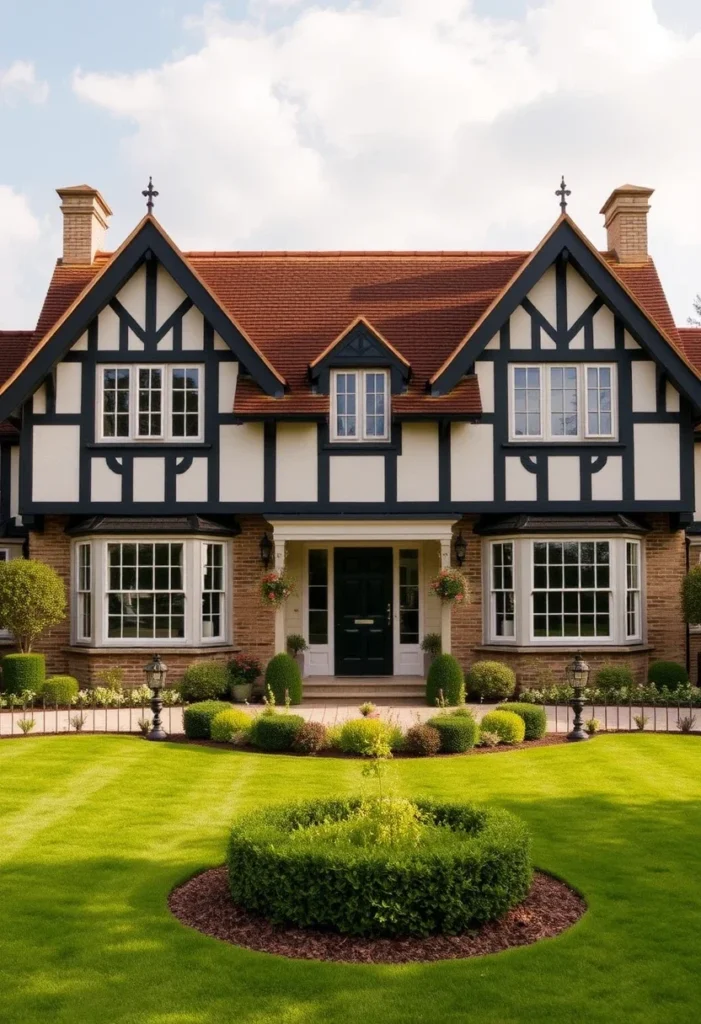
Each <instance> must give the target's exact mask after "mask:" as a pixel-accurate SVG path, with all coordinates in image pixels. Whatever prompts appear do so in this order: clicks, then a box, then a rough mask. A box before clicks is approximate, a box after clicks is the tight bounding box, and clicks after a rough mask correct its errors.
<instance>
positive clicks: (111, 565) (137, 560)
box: [107, 543, 185, 639]
mask: <svg viewBox="0 0 701 1024" xmlns="http://www.w3.org/2000/svg"><path fill="white" fill-rule="evenodd" d="M107 563H108V595H107V597H108V602H107V633H108V636H110V637H114V638H122V639H125V638H135V639H154V638H156V637H160V638H164V639H174V638H183V637H184V636H185V594H184V593H183V591H182V575H183V574H182V564H183V545H182V543H158V544H154V543H140V544H129V543H112V544H108V545H107Z"/></svg>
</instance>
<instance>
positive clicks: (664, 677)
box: [647, 661, 689, 690]
mask: <svg viewBox="0 0 701 1024" xmlns="http://www.w3.org/2000/svg"><path fill="white" fill-rule="evenodd" d="M647 678H648V682H650V683H654V684H655V686H656V687H657V688H658V689H661V688H662V687H663V686H666V687H667V688H668V689H670V690H676V688H677V686H679V684H680V683H681V684H682V685H683V684H684V683H688V682H689V673H688V672H687V671H686V669H685V668H684V666H683V665H680V664H679V663H678V662H676V661H653V662H652V663H651V664H650V666H649V667H648V670H647Z"/></svg>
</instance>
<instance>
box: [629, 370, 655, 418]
mask: <svg viewBox="0 0 701 1024" xmlns="http://www.w3.org/2000/svg"><path fill="white" fill-rule="evenodd" d="M631 376H632V384H633V412H655V410H656V409H657V387H656V384H657V374H656V370H655V364H654V363H653V362H651V361H650V360H647V359H644V360H643V359H639V360H636V361H635V362H633V363H631Z"/></svg>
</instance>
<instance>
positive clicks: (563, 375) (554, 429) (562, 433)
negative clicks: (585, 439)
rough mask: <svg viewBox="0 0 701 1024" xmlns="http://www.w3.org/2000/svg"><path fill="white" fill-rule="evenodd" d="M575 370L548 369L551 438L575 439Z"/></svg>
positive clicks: (555, 367) (576, 428) (557, 367)
mask: <svg viewBox="0 0 701 1024" xmlns="http://www.w3.org/2000/svg"><path fill="white" fill-rule="evenodd" d="M578 432H579V427H578V422H577V369H576V368H575V367H571V366H553V367H551V369H550V433H551V434H552V436H553V437H576V436H577V434H578Z"/></svg>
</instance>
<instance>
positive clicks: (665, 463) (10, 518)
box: [0, 185, 701, 684]
mask: <svg viewBox="0 0 701 1024" xmlns="http://www.w3.org/2000/svg"><path fill="white" fill-rule="evenodd" d="M58 194H59V196H60V199H61V204H62V205H61V209H62V211H63V226H64V233H63V253H62V255H61V258H60V259H59V260H58V262H57V264H56V268H55V270H54V273H53V277H52V279H51V282H50V284H49V288H48V291H47V294H46V298H45V301H44V305H43V308H42V310H41V313H40V316H39V320H38V323H37V326H36V329H35V330H34V331H14V332H12V331H10V332H7V331H6V332H2V334H0V373H1V375H2V384H1V386H0V421H1V422H2V428H1V429H0V513H1V516H2V527H1V529H2V534H3V538H2V548H3V551H4V557H16V556H18V555H20V554H21V553H22V550H23V547H24V550H25V551H26V552H28V554H29V556H30V557H33V558H38V559H42V560H43V561H46V562H48V563H49V564H50V565H53V566H54V567H55V568H56V569H57V570H58V571H59V572H60V573H61V575H62V576H63V577H64V578H65V581H66V585H67V587H68V588H69V592H70V607H71V612H70V618H69V619H68V620H67V621H66V622H65V623H64V624H63V625H62V626H61V627H58V628H56V629H54V630H53V631H52V633H51V634H50V635H49V637H48V638H47V640H46V641H45V651H46V655H47V659H48V664H49V668H50V669H51V670H52V671H60V672H70V673H71V674H72V675H75V676H77V677H78V678H79V679H80V680H81V682H82V683H87V682H89V681H91V680H93V679H94V678H95V674H96V672H97V671H99V670H100V669H101V668H104V667H105V666H107V665H113V664H121V665H122V666H124V667H125V668H126V669H127V672H128V677H129V678H130V679H131V680H133V681H135V682H136V681H140V679H141V675H142V665H143V663H144V661H145V660H146V659H147V658H148V657H149V654H150V653H152V652H153V650H154V648H155V649H157V650H158V651H159V652H160V653H161V654H162V655H163V656H164V658H165V659H166V660H167V662H168V664H169V666H170V669H171V677H174V678H177V676H178V674H179V673H180V672H181V671H182V669H183V667H184V666H185V665H186V664H189V663H191V662H193V661H196V660H198V659H203V658H206V659H212V658H216V659H220V660H227V659H228V658H229V657H231V654H232V652H234V651H237V650H244V651H246V652H248V653H257V654H258V655H259V656H261V657H263V658H264V659H265V658H268V657H269V656H271V655H272V654H273V652H274V651H275V650H281V649H284V646H285V638H286V636H287V635H288V634H290V633H302V634H304V636H305V637H306V639H307V641H308V643H309V650H308V651H307V652H306V656H305V658H306V660H305V673H306V675H307V677H308V680H309V682H310V684H312V683H313V681H314V677H315V676H316V677H322V678H323V677H328V676H331V675H336V676H370V677H377V676H386V677H388V680H387V682H388V684H389V683H390V682H391V678H390V677H396V678H397V679H403V680H406V678H407V677H411V676H413V677H415V678H416V681H417V684H420V680H421V676H422V672H423V660H422V654H421V649H420V643H421V640H422V638H423V636H424V635H425V634H427V633H431V632H438V633H440V634H441V636H442V642H443V647H444V650H450V651H452V652H453V653H454V654H455V655H457V656H458V657H459V658H460V659H461V661H462V662H463V663H469V662H471V661H474V660H476V659H482V658H490V659H498V660H501V661H504V662H507V663H509V664H510V665H512V666H513V667H514V668H515V670H516V671H517V673H518V675H519V678H520V680H521V682H522V683H523V684H534V683H536V682H537V681H538V680H542V678H543V675H544V673H546V671H551V672H553V673H554V674H555V675H556V676H559V675H561V674H562V672H563V671H564V667H565V666H566V664H567V663H568V662H569V661H570V660H571V658H572V655H573V652H574V651H575V650H577V649H580V648H581V649H582V650H584V651H585V652H586V656H587V658H588V660H589V662H590V663H591V664H592V666H594V667H595V666H597V665H599V664H601V663H603V662H617V663H625V664H627V665H629V666H630V667H631V668H632V669H633V671H634V672H635V674H636V676H637V677H638V678H640V679H642V678H644V674H645V671H646V667H647V663H648V660H649V659H650V658H653V659H657V658H665V659H674V660H677V661H682V662H683V661H685V660H686V659H687V656H688V651H687V647H688V645H689V644H690V640H689V636H688V631H687V629H686V627H685V625H684V623H683V622H682V618H681V613H680V600H679V588H680V582H681V579H682V576H683V574H684V572H685V570H686V564H687V530H689V537H690V538H691V543H692V545H693V544H695V543H697V541H696V540H695V539H694V537H695V535H694V534H693V530H694V519H695V516H694V510H695V508H701V500H700V499H699V498H697V497H696V496H695V495H696V492H695V484H694V461H695V459H694V438H695V435H694V431H695V426H696V424H697V423H698V422H699V420H701V374H700V372H699V369H698V368H699V367H701V331H700V330H697V329H687V328H677V327H676V326H675V323H674V320H673V318H672V316H671V313H670V310H669V306H668V303H667V300H666V298H665V294H664V290H663V288H662V285H661V283H660V280H659V278H658V275H657V271H656V269H655V266H654V264H653V262H652V260H651V258H650V256H649V255H648V251H647V216H648V211H649V199H650V196H651V194H652V190H651V189H646V188H641V187H637V186H632V185H624V186H622V187H621V188H617V189H615V190H614V191H613V192H612V193H611V195H610V196H609V198H608V199H607V200H606V202H605V204H604V206H603V208H602V213H603V214H604V217H605V226H606V231H607V246H606V249H605V250H604V251H603V252H600V251H598V250H597V249H596V248H595V247H594V246H593V245H592V243H591V242H590V241H589V240H588V239H587V238H586V237H585V236H584V235H583V234H582V232H581V231H580V230H579V228H578V227H577V226H576V224H575V223H574V222H573V221H572V220H571V219H570V217H569V216H568V214H567V212H566V210H565V202H564V200H565V196H564V194H563V195H562V196H561V199H562V202H561V206H562V212H561V215H560V216H559V217H558V218H557V220H556V221H555V223H554V224H553V226H552V227H551V228H550V230H549V231H548V232H547V234H546V235H545V237H544V238H543V240H542V241H541V242H540V243H539V245H537V246H536V248H535V249H534V250H533V251H532V252H181V251H180V250H179V249H178V247H177V245H176V244H175V242H173V241H172V240H171V239H170V238H169V237H168V235H167V234H166V233H165V231H164V230H163V228H162V227H161V225H160V224H159V223H158V221H157V220H156V218H155V217H154V216H153V214H152V196H150V195H149V197H148V198H149V203H148V212H147V215H146V216H145V217H144V218H143V220H141V221H140V222H139V224H137V226H136V227H135V229H134V230H133V232H132V233H131V234H130V235H129V237H128V238H127V239H126V240H125V241H124V242H123V243H122V245H120V247H119V248H118V249H117V250H116V251H114V252H107V251H106V250H105V246H104V241H105V231H106V228H107V225H108V221H109V217H110V214H111V211H110V209H109V207H108V205H107V203H106V202H105V200H104V199H103V198H102V196H101V195H100V193H99V192H98V191H97V190H96V189H93V188H90V187H88V186H87V185H81V186H76V187H71V188H65V189H59V190H58ZM697 450H698V449H697ZM698 478H699V480H701V473H700V474H699V477H698ZM700 518H701V515H700ZM698 527H699V529H701V523H698ZM699 540H701V536H699ZM456 541H457V543H456ZM694 557H696V556H694ZM268 561H270V567H271V568H272V567H275V568H277V569H281V568H282V567H286V569H287V570H288V571H289V573H290V574H291V575H292V576H293V577H295V579H296V581H297V589H296V592H295V594H294V596H293V597H292V598H290V599H289V600H288V602H287V604H286V605H285V606H284V607H283V608H281V609H279V610H277V611H276V610H271V609H269V608H265V607H263V606H262V603H261V598H260V582H261V577H262V574H263V572H264V571H265V567H266V566H267V564H268ZM458 562H460V563H463V562H464V564H463V569H464V571H465V573H466V575H467V577H468V580H469V583H470V588H471V593H472V600H471V602H470V603H469V604H467V605H463V606H460V607H456V608H454V609H452V610H451V609H450V608H448V607H445V606H442V605H441V604H440V602H439V601H438V600H437V598H436V597H435V595H434V594H433V592H432V591H431V589H430V581H431V579H432V578H433V577H434V576H435V574H436V573H437V572H438V571H439V569H440V568H441V567H445V566H448V565H450V564H453V565H455V564H457V563H458ZM696 642H697V640H696V637H695V636H692V637H691V647H692V648H693V647H694V644H696ZM699 646H700V647H701V644H699ZM691 653H692V654H694V651H693V650H692V651H691ZM692 660H693V659H692Z"/></svg>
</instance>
